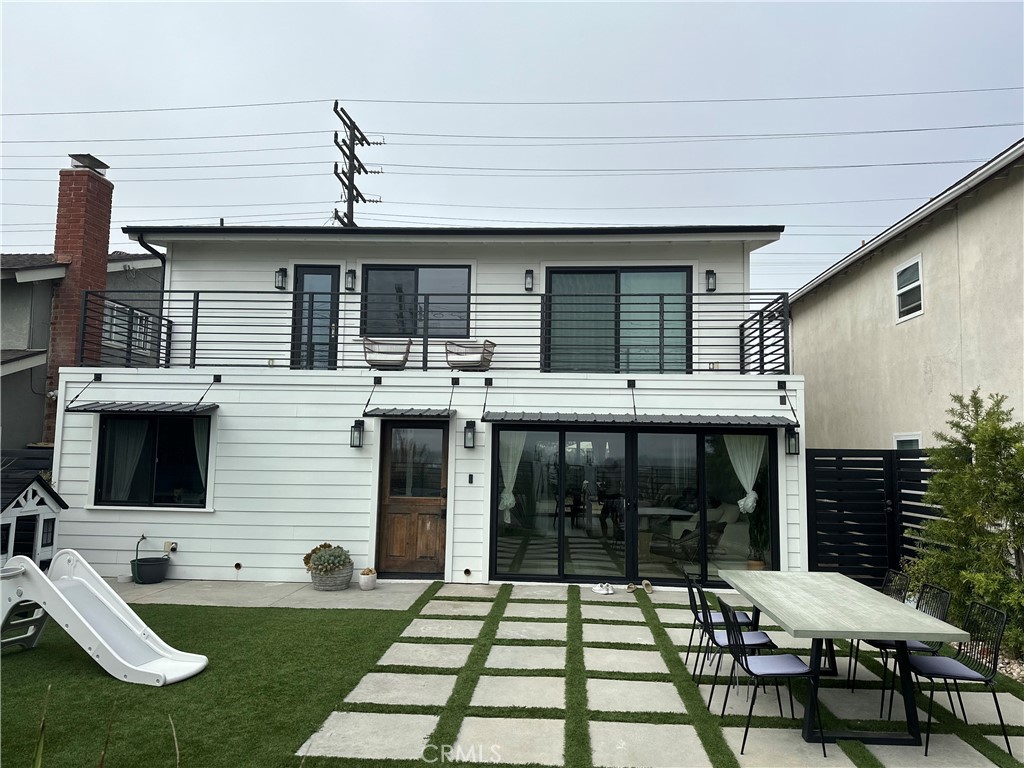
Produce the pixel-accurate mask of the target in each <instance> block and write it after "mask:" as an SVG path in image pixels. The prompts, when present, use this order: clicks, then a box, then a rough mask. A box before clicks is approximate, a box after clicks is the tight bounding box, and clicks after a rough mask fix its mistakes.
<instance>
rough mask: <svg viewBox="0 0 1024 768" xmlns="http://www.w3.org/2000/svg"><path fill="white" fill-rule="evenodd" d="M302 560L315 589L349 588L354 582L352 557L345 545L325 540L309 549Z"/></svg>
mask: <svg viewBox="0 0 1024 768" xmlns="http://www.w3.org/2000/svg"><path fill="white" fill-rule="evenodd" d="M302 562H303V564H305V566H306V570H307V571H308V572H309V575H310V578H311V579H312V580H313V589H316V590H320V591H334V590H338V589H348V586H349V584H351V583H352V558H351V557H350V556H349V554H348V550H347V549H345V548H344V547H341V546H335V545H333V544H331V543H330V542H327V541H325V542H324V543H323V544H318V545H317V546H315V547H313V548H312V549H311V550H309V552H307V553H306V555H305V557H303V558H302Z"/></svg>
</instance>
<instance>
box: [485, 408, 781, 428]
mask: <svg viewBox="0 0 1024 768" xmlns="http://www.w3.org/2000/svg"><path fill="white" fill-rule="evenodd" d="M483 420H484V421H490V422H493V423H496V424H623V425H629V424H643V425H649V426H673V427H796V426H799V424H797V422H796V421H795V420H793V419H790V418H788V417H786V416H703V415H687V414H678V413H675V414H638V415H634V414H632V413H539V412H529V411H487V412H485V413H484V415H483Z"/></svg>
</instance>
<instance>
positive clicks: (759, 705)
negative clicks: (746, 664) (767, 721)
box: [699, 672, 821, 757]
mask: <svg viewBox="0 0 1024 768" xmlns="http://www.w3.org/2000/svg"><path fill="white" fill-rule="evenodd" d="M726 682H727V681H726V678H725V673H724V672H723V673H722V676H721V677H720V678H719V680H718V686H717V687H716V688H715V698H714V699H712V701H711V707H710V710H711V712H712V713H713V714H715V715H720V714H721V713H722V703H723V702H724V701H725V686H726ZM699 689H700V696H701V700H702V701H703V702H704V705H705V706H707V703H708V696H710V695H711V686H710V685H701V686H699ZM753 690H754V689H753V688H748V686H747V685H746V682H745V681H743V680H741V681H740V685H739V688H735V687H734V688H733V689H732V690H730V691H729V703H728V705H726V708H725V714H727V715H743V717H746V716H747V710H748V709H750V698H749V696H748V691H749V692H750V693H753ZM779 695H780V696H781V697H782V716H783V717H790V713H789V694H788V693H787V692H786V684H785V682H781V683H779ZM793 711H794V712H795V713H796V719H795V720H793V723H794V725H793V727H794V728H797V729H799V727H800V726H799V725H798V723H799V720H800V718H802V717H803V716H804V707H803V705H802V704H801V703H800V700H799V699H798V698H796V697H795V696H794V697H793ZM754 717H779V699H778V697H777V696H776V695H775V686H774V685H773V684H771V683H769V684H768V692H767V693H765V692H764V690H759V691H758V692H757V701H755V702H754ZM818 757H821V753H820V752H819V753H818Z"/></svg>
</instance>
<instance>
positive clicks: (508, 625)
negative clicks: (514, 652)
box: [495, 621, 567, 643]
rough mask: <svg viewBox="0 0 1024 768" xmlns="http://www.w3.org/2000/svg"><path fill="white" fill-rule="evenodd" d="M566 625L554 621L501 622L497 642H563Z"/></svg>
mask: <svg viewBox="0 0 1024 768" xmlns="http://www.w3.org/2000/svg"><path fill="white" fill-rule="evenodd" d="M566 632H567V629H566V625H565V624H563V623H561V622H555V621H502V622H501V623H500V624H498V633H497V635H495V637H496V638H497V639H498V640H558V641H560V642H563V643H564V642H565V638H566Z"/></svg>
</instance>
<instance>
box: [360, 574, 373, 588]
mask: <svg viewBox="0 0 1024 768" xmlns="http://www.w3.org/2000/svg"><path fill="white" fill-rule="evenodd" d="M376 586H377V574H376V573H371V574H370V575H368V576H364V575H363V574H359V588H360V589H361V590H363V591H367V590H370V589H373V588H374V587H376Z"/></svg>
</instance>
